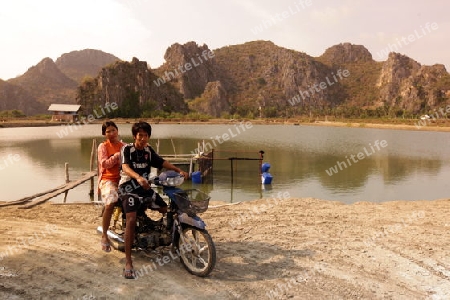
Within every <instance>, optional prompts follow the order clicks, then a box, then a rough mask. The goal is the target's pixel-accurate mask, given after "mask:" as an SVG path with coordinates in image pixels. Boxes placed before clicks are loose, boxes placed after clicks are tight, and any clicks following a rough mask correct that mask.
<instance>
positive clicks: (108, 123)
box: [102, 121, 119, 135]
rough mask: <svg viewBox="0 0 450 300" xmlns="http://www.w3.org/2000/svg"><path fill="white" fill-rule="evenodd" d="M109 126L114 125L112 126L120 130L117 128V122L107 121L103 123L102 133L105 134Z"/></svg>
mask: <svg viewBox="0 0 450 300" xmlns="http://www.w3.org/2000/svg"><path fill="white" fill-rule="evenodd" d="M109 126H112V127H114V128H116V129H117V130H119V128H117V125H116V123H114V122H113V121H105V122H103V124H102V135H105V133H106V128H108V127H109Z"/></svg>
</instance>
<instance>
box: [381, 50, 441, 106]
mask: <svg viewBox="0 0 450 300" xmlns="http://www.w3.org/2000/svg"><path fill="white" fill-rule="evenodd" d="M449 83H450V79H449V74H448V72H447V70H446V69H445V67H444V66H443V65H434V66H422V65H421V64H420V63H418V62H416V61H414V60H413V59H411V58H409V57H407V56H405V55H401V54H399V53H390V54H389V57H388V59H387V61H386V62H385V63H384V64H383V68H382V70H381V73H380V75H379V79H378V82H377V87H378V88H379V91H380V101H383V102H384V103H385V104H386V105H388V106H390V107H398V108H400V109H405V110H407V111H413V112H420V111H426V110H430V109H431V108H438V107H443V106H444V105H446V104H447V101H448V97H447V93H448V91H450V85H449Z"/></svg>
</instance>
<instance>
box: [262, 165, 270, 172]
mask: <svg viewBox="0 0 450 300" xmlns="http://www.w3.org/2000/svg"><path fill="white" fill-rule="evenodd" d="M269 169H270V164H269V163H263V164H262V165H261V172H263V173H265V172H269Z"/></svg>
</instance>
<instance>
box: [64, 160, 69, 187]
mask: <svg viewBox="0 0 450 300" xmlns="http://www.w3.org/2000/svg"><path fill="white" fill-rule="evenodd" d="M64 169H65V171H66V183H69V181H70V180H69V163H68V162H66V163H65V164H64Z"/></svg>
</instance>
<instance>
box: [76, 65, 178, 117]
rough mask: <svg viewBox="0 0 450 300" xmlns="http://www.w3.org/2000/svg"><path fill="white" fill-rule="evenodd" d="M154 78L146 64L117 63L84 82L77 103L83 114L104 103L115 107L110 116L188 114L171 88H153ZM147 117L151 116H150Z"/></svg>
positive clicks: (174, 90) (167, 86)
mask: <svg viewBox="0 0 450 300" xmlns="http://www.w3.org/2000/svg"><path fill="white" fill-rule="evenodd" d="M155 80H157V76H156V75H155V74H154V73H153V72H152V71H150V70H149V68H148V66H147V63H146V62H145V61H139V60H138V59H137V58H133V60H132V61H131V62H124V61H117V62H115V63H114V64H112V65H109V66H107V67H104V68H103V69H102V70H101V71H100V73H99V75H98V76H97V77H96V78H95V79H87V80H86V81H85V82H83V83H82V84H81V86H80V87H79V89H78V95H77V101H78V103H80V104H81V105H82V106H83V110H84V112H85V113H86V114H90V113H92V111H93V110H94V109H95V108H96V107H98V106H103V107H104V106H105V104H106V103H116V104H117V106H118V110H116V111H115V112H114V113H112V114H109V115H110V116H122V117H139V116H141V112H143V111H147V112H148V113H149V114H151V113H152V112H153V113H154V112H156V111H159V112H172V111H176V112H180V113H186V112H187V105H186V103H185V102H184V101H183V98H182V96H181V94H179V93H178V92H177V91H176V89H175V88H174V87H173V86H172V85H170V84H164V85H161V86H159V87H158V86H156V85H154V84H153V81H155ZM149 116H150V115H149Z"/></svg>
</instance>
